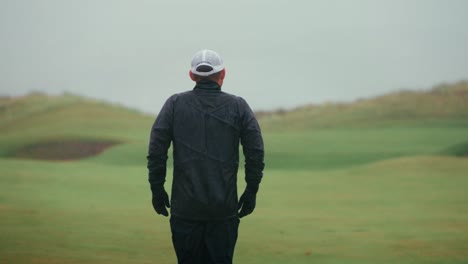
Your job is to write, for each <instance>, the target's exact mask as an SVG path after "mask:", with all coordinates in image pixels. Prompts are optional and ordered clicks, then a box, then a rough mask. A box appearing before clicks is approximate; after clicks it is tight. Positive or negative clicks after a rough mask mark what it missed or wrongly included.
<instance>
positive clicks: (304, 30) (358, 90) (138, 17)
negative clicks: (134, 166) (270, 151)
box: [0, 0, 468, 113]
mask: <svg viewBox="0 0 468 264" xmlns="http://www.w3.org/2000/svg"><path fill="white" fill-rule="evenodd" d="M467 9H468V2H466V1H462V0H450V1H446V2H441V1H435V0H431V1H423V0H412V1H402V0H398V1H385V0H378V1H370V0H362V1H359V2H352V3H351V2H349V1H314V2H308V1H302V0H301V1H295V2H290V3H288V2H285V1H279V2H276V3H269V2H266V1H264V0H257V1H239V2H236V3H220V2H216V1H207V2H206V5H200V4H197V3H193V2H191V1H186V0H184V1H179V2H169V3H168V2H162V1H132V2H127V1H108V0H102V1H80V2H75V1H67V0H63V1H60V0H45V1H40V2H39V1H21V2H20V1H5V0H4V1H1V0H0V21H1V23H0V46H1V48H0V56H1V58H2V59H1V60H0V75H1V76H0V95H7V96H15V95H24V94H27V93H29V92H31V91H43V92H45V93H47V94H52V95H58V94H61V93H63V92H67V91H68V92H70V93H72V94H77V95H82V96H85V97H91V98H96V99H100V100H104V101H108V102H112V103H118V104H122V105H125V106H128V107H130V108H134V109H138V110H141V111H143V112H146V113H157V112H158V111H159V110H160V108H161V106H162V104H163V103H164V101H165V100H166V99H167V98H168V97H169V96H171V95H172V94H175V93H180V92H183V91H187V90H190V89H192V88H193V86H194V83H193V82H192V81H191V80H190V78H189V77H188V71H189V68H190V59H191V56H192V55H193V54H194V53H195V52H196V51H197V50H200V49H204V48H208V49H212V50H215V51H217V52H219V53H220V54H221V56H222V57H223V59H224V63H225V66H226V69H227V75H226V80H225V83H224V85H223V88H222V89H223V90H224V91H225V92H228V93H232V94H235V95H238V96H241V97H243V98H245V99H246V100H247V102H248V103H249V104H250V106H251V107H252V108H253V109H255V110H256V111H262V110H275V109H291V108H295V107H298V106H301V105H306V104H320V103H324V102H351V101H354V100H357V99H359V98H370V97H375V96H378V95H383V94H387V93H390V92H392V91H398V90H408V89H409V90H425V89H430V88H431V87H433V86H436V85H439V84H442V83H454V82H457V81H461V80H467V79H468V52H467V51H466V47H468V30H467V29H466V25H468V17H467V16H466V15H465V12H464V10H467ZM203 14H206V15H203Z"/></svg>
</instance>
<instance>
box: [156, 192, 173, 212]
mask: <svg viewBox="0 0 468 264" xmlns="http://www.w3.org/2000/svg"><path fill="white" fill-rule="evenodd" d="M152 203H153V208H154V210H155V211H156V213H158V214H160V215H164V216H168V215H169V213H168V212H167V209H166V207H167V208H170V207H171V205H170V204H169V196H168V195H167V192H166V190H164V187H160V188H157V189H155V190H153V199H152Z"/></svg>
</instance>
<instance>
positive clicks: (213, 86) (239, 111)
mask: <svg viewBox="0 0 468 264" xmlns="http://www.w3.org/2000/svg"><path fill="white" fill-rule="evenodd" d="M189 74H190V78H191V79H192V80H193V81H195V82H196V85H195V87H194V88H193V90H190V91H187V92H183V93H179V94H175V95H173V96H171V97H170V98H169V99H167V101H166V103H165V104H164V106H163V108H162V109H161V112H160V113H159V115H158V117H157V118H156V121H155V123H154V125H153V127H152V129H151V138H150V143H149V152H148V170H149V182H150V185H151V191H152V194H153V199H152V203H153V207H154V210H155V211H156V212H157V213H158V214H160V215H164V216H168V212H167V209H166V207H167V208H169V207H170V209H171V218H170V226H171V231H172V242H173V245H174V249H175V252H176V255H177V259H178V263H203V264H207V263H232V258H233V254H234V247H235V244H236V241H237V233H238V227H239V218H242V217H244V216H246V215H248V214H250V213H252V212H253V210H254V208H255V201H256V194H257V191H258V189H259V184H260V181H261V179H262V176H263V168H264V162H263V159H264V149H263V139H262V135H261V132H260V127H259V125H258V122H257V120H256V118H255V116H254V114H253V112H252V110H251V109H250V107H249V106H248V104H247V102H246V101H245V100H244V99H242V98H241V97H238V96H235V95H231V94H228V93H225V92H223V91H221V86H222V85H223V81H224V77H225V76H226V70H225V68H224V65H223V60H222V59H221V57H220V56H219V55H218V54H217V53H216V52H214V51H211V50H201V51H199V52H197V53H196V54H195V55H194V56H193V59H192V62H191V69H190V72H189ZM171 142H172V144H173V160H174V174H173V182H172V192H171V193H172V195H171V199H170V202H169V197H168V194H167V193H166V191H165V189H164V182H165V179H166V161H167V152H168V149H169V146H170V145H171ZM239 143H240V144H242V151H243V154H244V156H245V181H246V183H247V185H246V189H245V190H244V192H243V194H242V195H241V196H240V199H239V200H238V193H237V171H238V167H239Z"/></svg>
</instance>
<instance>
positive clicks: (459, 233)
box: [0, 82, 468, 264]
mask: <svg viewBox="0 0 468 264" xmlns="http://www.w3.org/2000/svg"><path fill="white" fill-rule="evenodd" d="M460 87H461V88H460ZM466 91H468V85H467V84H466V82H462V83H458V84H454V85H453V87H452V86H447V87H445V86H444V87H439V88H437V89H436V90H431V91H428V92H418V93H411V95H410V96H409V97H411V98H413V99H412V100H413V101H408V100H407V99H401V100H398V98H400V95H401V94H395V95H387V96H384V97H379V98H375V99H369V100H365V101H360V102H356V103H354V104H348V105H334V104H329V105H322V106H314V107H309V108H307V107H304V108H300V109H297V110H295V111H291V112H286V113H282V114H281V115H275V114H271V115H266V116H264V117H262V118H261V119H260V123H261V126H262V128H263V132H264V140H265V149H266V170H265V173H264V179H263V181H262V184H261V187H260V191H259V194H258V199H257V208H256V210H255V211H254V213H253V214H252V215H250V216H247V217H245V218H243V219H242V220H241V224H240V230H239V238H238V243H237V246H236V251H235V256H234V261H235V263H246V264H248V263H325V264H326V263H337V264H339V263H360V264H362V263H372V264H375V263H389V264H390V263H457V264H458V263H460V264H461V263H468V191H467V190H468V157H467V153H468V110H467V109H468V107H467V106H468V92H466ZM402 98H407V97H405V96H403V97H402ZM434 102H439V103H438V105H436V104H435V103H434ZM0 105H1V106H2V107H1V108H0V109H1V112H0V146H1V148H0V237H1V238H0V263H64V264H66V263H175V262H176V257H175V254H174V250H173V248H172V242H171V234H170V231H169V222H168V218H164V217H161V216H159V215H156V214H155V213H154V211H153V209H152V207H151V201H150V200H151V199H150V198H151V194H150V191H149V184H148V183H147V170H146V151H147V149H146V148H147V143H148V142H147V141H148V138H149V129H150V127H151V125H152V123H153V121H154V116H148V115H143V114H141V113H138V112H137V111H134V110H130V109H125V108H123V107H120V106H116V105H109V104H106V103H102V102H98V101H94V100H91V99H85V98H82V97H79V96H73V95H64V96H56V97H51V96H46V95H41V94H34V95H30V96H25V97H20V98H2V99H1V100H0ZM389 105H393V106H395V105H397V106H399V107H397V108H398V109H400V110H401V109H402V108H404V109H405V112H406V113H408V114H407V115H401V112H400V110H398V111H394V112H392V111H391V107H390V106H389ZM411 105H413V106H414V109H412V108H410V106H411ZM426 105H433V107H432V108H431V107H428V108H426ZM421 108H423V109H425V110H424V111H423V110H421ZM379 109H380V111H379ZM318 113H320V114H318ZM80 140H81V142H94V143H99V142H101V143H102V142H107V143H109V145H106V147H108V148H106V149H99V150H100V151H102V152H99V153H90V154H98V155H86V157H82V156H80V159H79V160H75V161H71V160H69V159H66V162H61V161H57V160H55V159H54V160H52V161H51V160H45V159H37V157H36V158H35V157H32V156H26V157H24V156H21V155H15V154H16V153H18V152H20V153H21V150H24V149H25V148H26V149H28V148H31V146H37V145H38V144H41V143H49V144H51V143H54V142H75V143H76V142H80ZM117 142H118V144H114V145H112V143H117ZM49 146H50V145H49ZM70 146H72V148H75V147H76V145H74V144H71V145H70ZM67 147H68V145H61V147H59V149H62V150H64V149H67ZM39 158H40V157H39ZM171 162H172V161H171V160H169V161H168V164H169V170H168V177H167V182H166V189H167V190H168V191H169V192H170V185H171V179H172V177H171V174H172V167H171ZM238 183H239V190H242V189H243V187H244V186H245V183H244V181H243V170H242V166H241V169H240V171H239V174H238Z"/></svg>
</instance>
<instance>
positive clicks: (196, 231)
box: [170, 216, 239, 264]
mask: <svg viewBox="0 0 468 264" xmlns="http://www.w3.org/2000/svg"><path fill="white" fill-rule="evenodd" d="M170 223H171V231H172V243H173V244H174V249H175V252H176V255H177V260H178V263H179V264H198V263H200V264H211V263H212V264H215V263H216V264H225V263H226V264H228V263H229V264H231V263H232V258H233V256H234V247H235V246H236V241H237V232H238V229H239V218H237V217H235V218H231V219H228V220H224V221H190V220H182V219H180V218H176V217H174V216H172V217H171V220H170Z"/></svg>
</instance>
